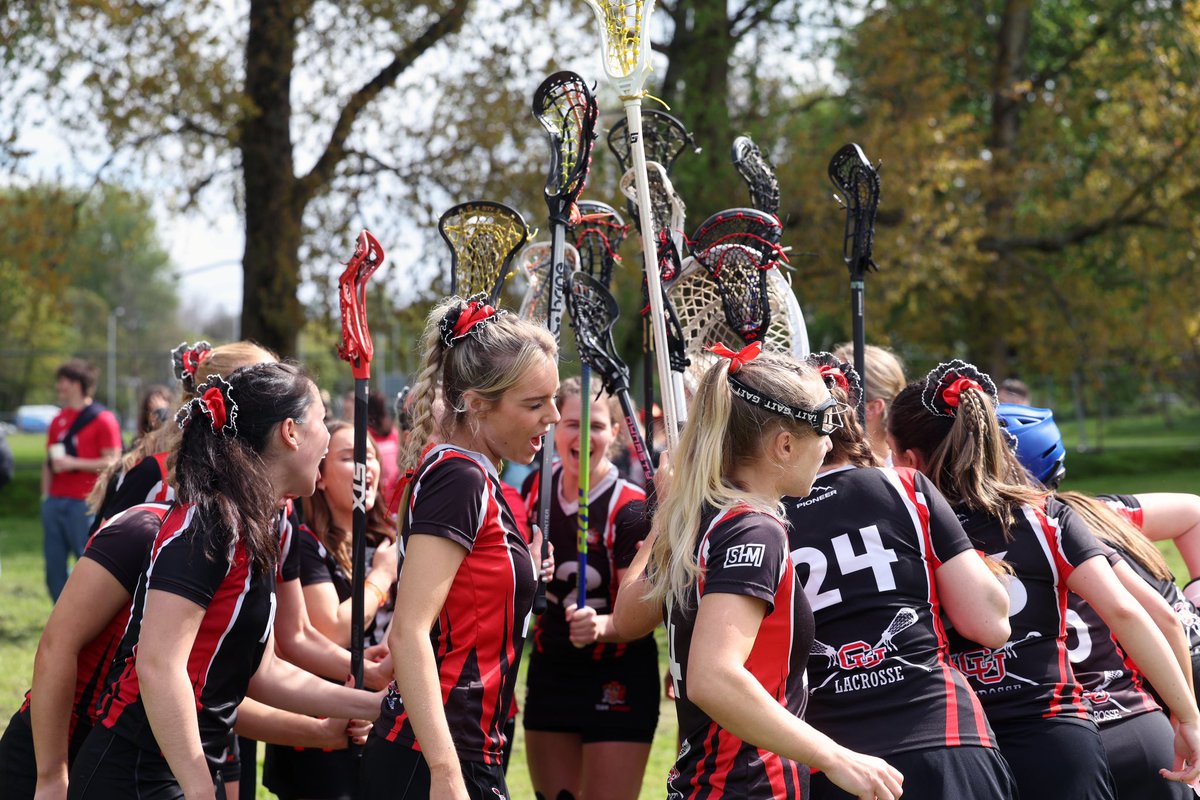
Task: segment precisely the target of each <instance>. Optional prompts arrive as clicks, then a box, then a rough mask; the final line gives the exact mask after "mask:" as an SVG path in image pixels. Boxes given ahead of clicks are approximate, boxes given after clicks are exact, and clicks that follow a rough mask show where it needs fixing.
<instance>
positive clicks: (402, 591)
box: [388, 533, 467, 800]
mask: <svg viewBox="0 0 1200 800" xmlns="http://www.w3.org/2000/svg"><path fill="white" fill-rule="evenodd" d="M466 557H467V551H466V549H465V548H464V547H463V546H462V545H460V544H457V543H456V542H454V541H451V540H450V539H446V538H442V537H440V536H429V535H423V534H420V533H413V534H410V536H409V538H408V544H407V547H406V548H405V556H404V569H403V570H402V571H401V573H400V580H399V583H398V584H397V586H396V607H397V608H403V609H404V610H405V613H403V614H396V616H395V617H393V618H392V630H391V633H390V634H389V635H388V646H389V648H390V649H391V651H392V653H393V654H397V655H394V660H395V670H396V687H397V688H398V689H399V690H400V696H401V697H403V698H404V710H405V712H406V713H407V714H408V717H409V720H410V721H411V722H412V727H413V732H414V733H415V734H416V737H417V742H418V743H419V744H420V746H421V753H422V754H423V755H424V757H425V761H426V763H428V765H429V772H430V775H431V779H432V785H433V794H435V795H437V796H439V797H450V798H461V799H462V800H465V798H466V797H467V789H466V784H465V783H464V781H463V777H462V771H461V767H460V765H459V760H458V753H457V751H456V750H455V749H454V740H453V738H452V737H451V735H450V725H449V723H448V722H447V720H446V709H445V707H444V706H443V703H442V689H441V681H440V679H439V677H438V668H437V661H436V659H435V658H434V653H433V644H432V643H431V642H430V640H429V631H430V630H431V629H432V628H433V623H434V622H435V621H436V619H437V616H438V614H439V613H441V610H442V607H443V606H444V605H445V603H446V598H447V596H448V595H449V594H450V586H451V585H452V584H453V583H454V576H455V574H456V573H457V572H458V568H459V565H461V564H462V562H463V560H464V559H465V558H466ZM398 654H403V655H402V656H400V655H398Z"/></svg>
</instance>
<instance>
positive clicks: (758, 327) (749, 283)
mask: <svg viewBox="0 0 1200 800" xmlns="http://www.w3.org/2000/svg"><path fill="white" fill-rule="evenodd" d="M782 233H783V226H782V225H781V224H780V223H779V218H778V217H776V216H775V215H773V214H766V213H763V212H762V211H757V210H755V209H753V208H733V209H729V210H727V211H719V212H717V213H716V214H713V215H712V216H711V217H709V218H708V219H707V220H705V221H704V223H703V224H702V225H701V226H700V227H699V228H697V229H696V234H695V236H693V237H692V241H691V242H690V245H691V250H692V257H693V258H695V259H696V261H697V262H698V263H699V264H700V265H701V266H702V267H704V269H705V270H707V271H708V274H709V276H710V277H711V278H712V281H713V283H714V284H715V285H716V287H717V292H718V293H719V294H720V297H721V308H722V310H723V312H724V314H725V321H726V322H727V323H728V324H729V327H730V328H732V329H733V330H734V331H735V332H737V334H738V336H739V337H740V338H741V340H742V341H744V342H746V343H747V344H749V343H751V342H755V341H759V340H760V339H762V337H763V335H764V334H765V333H766V331H767V327H768V326H769V325H770V324H771V306H770V302H769V301H768V299H767V270H769V269H771V268H772V267H774V266H775V265H776V264H777V263H779V262H780V261H785V260H786V256H785V255H784V253H783V249H782V248H781V247H780V246H779V237H780V235H781V234H782Z"/></svg>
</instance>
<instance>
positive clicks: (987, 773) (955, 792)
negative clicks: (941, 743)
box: [812, 746, 1017, 800]
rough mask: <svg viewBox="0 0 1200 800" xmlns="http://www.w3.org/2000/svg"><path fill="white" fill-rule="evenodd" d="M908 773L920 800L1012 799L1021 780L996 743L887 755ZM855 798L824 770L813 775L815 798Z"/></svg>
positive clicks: (908, 788)
mask: <svg viewBox="0 0 1200 800" xmlns="http://www.w3.org/2000/svg"><path fill="white" fill-rule="evenodd" d="M883 760H884V761H886V762H888V763H889V764H891V765H892V766H893V767H895V768H896V769H898V770H900V774H902V775H903V776H904V796H905V797H915V798H919V800H974V799H975V798H978V799H979V800H1012V798H1015V797H1016V796H1017V784H1016V781H1015V780H1014V779H1013V775H1012V771H1011V770H1010V769H1009V768H1008V764H1007V763H1006V762H1005V761H1004V759H1003V758H1002V757H1001V756H1000V753H999V752H997V751H996V749H995V748H993V747H978V746H968V747H931V748H927V749H924V750H909V751H906V752H903V753H894V754H892V755H889V756H883ZM847 798H849V800H854V795H852V794H850V793H848V792H844V791H842V790H841V789H839V788H838V787H837V786H834V785H833V782H832V781H830V780H829V778H827V777H825V775H824V773H821V772H818V773H816V774H814V775H813V776H812V800H847Z"/></svg>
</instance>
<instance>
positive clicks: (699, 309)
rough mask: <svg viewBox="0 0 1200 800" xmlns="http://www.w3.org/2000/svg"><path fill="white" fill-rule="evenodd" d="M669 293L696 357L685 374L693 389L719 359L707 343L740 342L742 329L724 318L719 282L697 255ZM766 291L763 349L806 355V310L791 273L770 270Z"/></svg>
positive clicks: (688, 261)
mask: <svg viewBox="0 0 1200 800" xmlns="http://www.w3.org/2000/svg"><path fill="white" fill-rule="evenodd" d="M667 293H668V295H669V296H670V299H671V307H672V308H673V309H674V310H675V311H676V313H677V314H678V315H679V324H680V326H681V327H682V334H681V338H682V340H683V341H684V342H685V343H686V345H687V349H686V355H687V358H688V360H689V361H690V362H691V366H690V367H689V369H688V371H687V373H686V376H685V377H686V378H687V382H688V383H689V385H691V387H692V388H693V389H694V388H695V387H696V386H697V385H698V381H699V378H700V376H701V375H703V374H704V372H705V371H706V370H707V369H708V368H709V367H711V366H712V365H713V363H715V362H716V360H717V356H715V355H714V354H713V353H711V352H709V351H708V348H709V347H710V346H711V345H713V344H716V343H717V342H735V341H737V340H738V336H739V335H738V333H737V332H736V331H735V330H733V329H732V328H730V327H729V323H728V322H727V321H726V320H725V313H724V310H723V309H722V307H721V294H720V292H719V291H718V290H717V285H716V284H715V283H714V282H713V280H712V278H711V277H710V276H709V274H708V271H707V270H706V269H704V267H702V266H701V265H700V263H699V262H698V261H696V259H694V258H691V257H688V258H687V259H685V260H684V266H683V270H682V271H681V272H680V274H679V278H678V279H677V280H676V281H675V282H674V283H672V284H671V286H670V288H669V289H668V291H667ZM767 297H768V300H769V302H770V306H771V322H770V324H769V325H768V326H767V330H766V332H765V333H764V334H763V337H762V343H763V349H764V350H766V351H768V352H773V353H786V354H788V355H790V356H792V357H793V358H795V359H797V360H799V359H802V358H804V357H805V356H807V355H808V352H809V344H808V329H807V328H806V327H805V324H804V312H803V311H801V309H800V304H799V303H798V302H797V301H796V295H795V293H794V292H793V291H792V287H791V285H790V284H788V279H787V277H786V276H785V275H784V274H783V273H782V272H781V271H780V270H778V269H771V270H768V271H767Z"/></svg>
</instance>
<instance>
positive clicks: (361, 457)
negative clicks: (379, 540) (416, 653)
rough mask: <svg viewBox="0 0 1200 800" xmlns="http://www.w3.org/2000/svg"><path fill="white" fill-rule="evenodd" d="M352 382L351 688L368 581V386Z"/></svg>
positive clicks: (359, 659)
mask: <svg viewBox="0 0 1200 800" xmlns="http://www.w3.org/2000/svg"><path fill="white" fill-rule="evenodd" d="M368 383H369V381H368V380H367V379H365V378H355V380H354V517H353V520H352V526H351V542H350V547H351V551H352V564H351V578H350V580H351V583H352V585H353V586H354V592H353V593H352V595H351V598H350V674H351V675H352V676H353V677H354V688H355V689H361V688H363V638H364V637H363V617H364V616H365V615H366V600H365V598H364V597H363V592H364V590H365V589H366V580H367V389H368V387H367V384H368Z"/></svg>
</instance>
